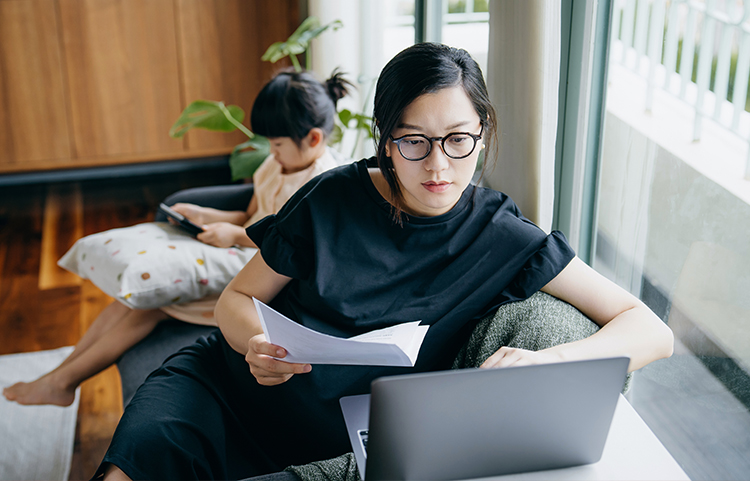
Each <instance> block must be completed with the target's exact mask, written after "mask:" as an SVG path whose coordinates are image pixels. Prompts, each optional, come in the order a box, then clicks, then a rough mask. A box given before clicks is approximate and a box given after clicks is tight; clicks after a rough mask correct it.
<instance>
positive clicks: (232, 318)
mask: <svg viewBox="0 0 750 481" xmlns="http://www.w3.org/2000/svg"><path fill="white" fill-rule="evenodd" d="M214 315H215V316H216V321H217V323H218V324H219V329H221V333H222V334H223V335H224V338H225V339H226V340H227V343H229V345H230V346H232V349H234V350H235V351H237V352H239V353H240V354H242V355H244V354H246V353H247V342H248V340H249V339H250V338H251V337H253V336H256V335H258V334H261V333H263V328H262V327H261V325H260V320H259V319H258V314H257V312H256V311H255V304H254V303H253V300H252V298H250V297H248V296H247V295H245V294H243V293H241V292H237V291H235V290H233V289H229V288H226V289H224V292H222V294H221V297H219V301H218V302H217V304H216V308H215V310H214Z"/></svg>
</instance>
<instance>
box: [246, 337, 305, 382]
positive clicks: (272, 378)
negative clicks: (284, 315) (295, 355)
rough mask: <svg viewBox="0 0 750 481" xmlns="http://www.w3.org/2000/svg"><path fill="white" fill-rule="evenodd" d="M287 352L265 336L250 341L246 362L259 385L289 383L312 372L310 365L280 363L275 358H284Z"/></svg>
mask: <svg viewBox="0 0 750 481" xmlns="http://www.w3.org/2000/svg"><path fill="white" fill-rule="evenodd" d="M285 356H286V351H285V350H284V349H283V348H281V347H279V346H275V345H273V344H271V343H269V342H266V340H265V336H264V335H263V334H260V335H258V336H255V337H253V338H251V339H250V340H249V341H248V351H247V355H246V356H245V360H246V361H247V363H248V364H249V366H250V372H251V373H252V374H253V376H255V378H256V379H257V380H258V383H260V384H262V385H266V386H272V385H277V384H281V383H284V382H286V381H288V380H289V379H290V378H291V377H292V376H293V375H294V374H303V373H307V372H310V371H311V370H312V366H311V365H309V364H298V363H290V362H284V361H280V360H278V359H274V358H279V359H281V358H284V357H285Z"/></svg>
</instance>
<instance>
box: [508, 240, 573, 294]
mask: <svg viewBox="0 0 750 481" xmlns="http://www.w3.org/2000/svg"><path fill="white" fill-rule="evenodd" d="M574 257H575V251H573V248H572V247H570V244H568V240H567V239H566V238H565V235H564V234H563V233H562V232H560V231H553V232H552V233H551V234H549V235H548V236H547V237H546V238H545V239H543V241H542V242H541V244H540V245H539V248H538V249H537V250H536V252H534V253H533V254H532V255H531V256H530V257H529V258H528V259H527V260H526V262H525V264H524V266H523V268H522V269H521V271H520V272H519V273H518V274H517V275H516V277H515V278H514V279H513V281H512V282H511V283H510V284H509V285H508V287H507V288H506V289H505V290H504V292H503V297H505V298H507V299H508V300H510V301H520V300H524V299H527V298H528V297H530V296H531V295H532V294H534V293H535V292H537V291H538V290H540V289H541V288H542V287H544V286H545V285H547V283H549V282H550V281H551V280H552V279H554V278H555V277H556V276H557V274H559V273H560V272H562V270H563V269H565V267H566V266H567V265H568V264H569V263H570V261H571V260H573V258H574Z"/></svg>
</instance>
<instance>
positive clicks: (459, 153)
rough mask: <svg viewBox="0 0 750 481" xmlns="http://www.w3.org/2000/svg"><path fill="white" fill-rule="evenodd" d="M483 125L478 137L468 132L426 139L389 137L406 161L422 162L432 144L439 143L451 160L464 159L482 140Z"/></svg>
mask: <svg viewBox="0 0 750 481" xmlns="http://www.w3.org/2000/svg"><path fill="white" fill-rule="evenodd" d="M483 132H484V124H482V130H480V131H479V135H475V134H471V133H469V132H451V133H450V134H448V135H446V136H445V137H427V136H426V135H422V134H409V135H404V136H403V137H399V138H397V139H394V138H393V136H392V135H391V136H390V138H391V142H393V143H394V144H396V146H397V147H398V151H399V152H400V153H401V156H402V157H403V158H405V159H406V160H413V161H417V160H422V159H424V158H426V157H427V156H428V155H430V152H432V143H433V142H437V141H440V147H442V149H443V152H444V153H445V155H447V156H448V157H450V158H451V159H465V158H466V157H468V156H470V155H471V153H472V152H474V149H475V148H476V147H477V142H478V141H479V140H480V139H481V138H482V133H483Z"/></svg>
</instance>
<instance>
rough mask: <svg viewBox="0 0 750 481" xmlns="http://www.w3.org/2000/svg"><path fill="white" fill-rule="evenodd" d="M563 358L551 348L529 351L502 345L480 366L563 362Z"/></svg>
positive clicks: (491, 366)
mask: <svg viewBox="0 0 750 481" xmlns="http://www.w3.org/2000/svg"><path fill="white" fill-rule="evenodd" d="M562 361H563V359H562V358H561V357H560V356H559V355H558V354H557V353H555V352H553V351H550V350H546V349H545V350H542V351H527V350H526V349H517V348H514V347H501V348H500V349H499V350H498V351H497V352H495V354H493V355H491V356H490V357H488V358H487V360H486V361H484V362H483V363H482V365H481V366H479V367H480V368H493V367H509V366H529V365H531V364H549V363H553V362H562Z"/></svg>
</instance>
